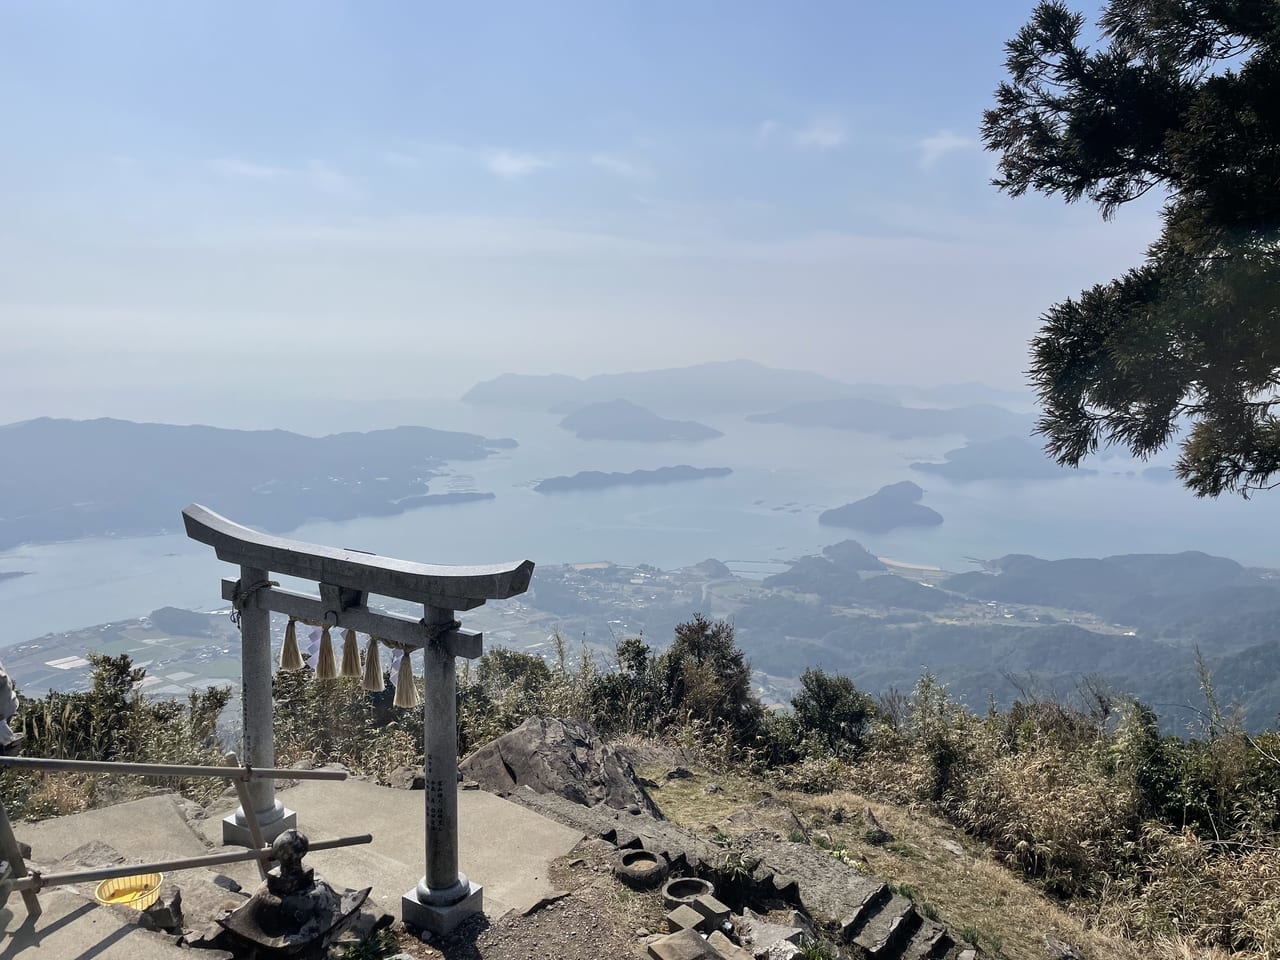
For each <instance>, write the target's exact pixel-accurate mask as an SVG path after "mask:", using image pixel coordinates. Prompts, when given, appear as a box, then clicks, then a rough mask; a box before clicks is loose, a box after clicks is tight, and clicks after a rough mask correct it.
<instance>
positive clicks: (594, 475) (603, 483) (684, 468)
mask: <svg viewBox="0 0 1280 960" xmlns="http://www.w3.org/2000/svg"><path fill="white" fill-rule="evenodd" d="M731 473H733V471H732V470H731V469H729V468H728V467H690V466H688V465H686V464H680V465H678V466H674V467H659V468H658V469H656V470H632V471H631V472H630V473H602V472H601V471H599V470H583V471H581V472H580V473H575V474H574V475H573V476H571V477H548V478H547V479H545V480H541V481H539V482H538V484H537V485H536V486H535V487H534V488H533V489H534V490H536V491H538V493H569V492H572V491H575V490H603V489H605V488H606V487H637V486H652V485H657V484H666V483H683V482H685V481H688V480H702V479H705V478H707V477H727V476H728V475H729V474H731Z"/></svg>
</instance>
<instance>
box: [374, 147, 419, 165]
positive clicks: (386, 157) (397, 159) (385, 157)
mask: <svg viewBox="0 0 1280 960" xmlns="http://www.w3.org/2000/svg"><path fill="white" fill-rule="evenodd" d="M382 162H383V163H385V164H386V165H387V166H389V167H420V166H422V158H421V157H418V156H416V155H414V154H412V153H405V152H404V151H403V150H384V151H383V153H382Z"/></svg>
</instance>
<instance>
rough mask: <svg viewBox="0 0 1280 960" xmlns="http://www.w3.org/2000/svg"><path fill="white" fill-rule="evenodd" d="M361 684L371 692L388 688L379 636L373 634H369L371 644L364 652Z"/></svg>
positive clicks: (379, 691) (378, 691)
mask: <svg viewBox="0 0 1280 960" xmlns="http://www.w3.org/2000/svg"><path fill="white" fill-rule="evenodd" d="M343 659H344V660H345V659H346V657H345V656H344V657H343ZM360 686H361V687H362V688H364V689H365V690H368V691H369V692H370V693H381V692H382V691H383V690H384V689H386V684H385V683H383V681H382V661H381V660H380V659H379V658H378V638H377V637H375V636H373V635H372V634H370V635H369V646H368V648H366V650H365V652H364V682H363V683H361V684H360Z"/></svg>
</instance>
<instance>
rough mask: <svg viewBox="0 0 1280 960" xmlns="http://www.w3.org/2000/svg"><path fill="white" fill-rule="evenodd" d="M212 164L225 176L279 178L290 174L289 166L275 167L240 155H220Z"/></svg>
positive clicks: (251, 178) (249, 178)
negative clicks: (241, 157)
mask: <svg viewBox="0 0 1280 960" xmlns="http://www.w3.org/2000/svg"><path fill="white" fill-rule="evenodd" d="M210 166H212V167H213V169H214V170H216V171H217V172H218V173H220V174H222V175H223V176H227V177H237V178H239V179H241V180H279V179H281V178H283V177H286V176H288V175H289V169H288V168H287V167H273V166H269V165H268V164H265V163H254V162H253V161H250V160H241V159H240V158H239V157H220V158H219V159H217V160H214V161H213V163H211V164H210Z"/></svg>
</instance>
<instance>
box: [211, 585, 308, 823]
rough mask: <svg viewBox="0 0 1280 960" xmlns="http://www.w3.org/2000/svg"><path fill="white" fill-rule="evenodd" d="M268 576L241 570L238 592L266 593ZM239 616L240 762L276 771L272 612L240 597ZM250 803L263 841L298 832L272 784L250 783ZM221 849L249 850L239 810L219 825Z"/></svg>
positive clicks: (295, 820)
mask: <svg viewBox="0 0 1280 960" xmlns="http://www.w3.org/2000/svg"><path fill="white" fill-rule="evenodd" d="M269 576H270V574H269V573H268V572H267V571H266V570H262V569H259V568H258V567H247V566H241V567H240V583H241V584H242V587H241V589H242V590H244V591H251V590H253V588H254V587H255V586H258V585H261V586H259V589H266V587H267V584H268V579H267V578H268V577H269ZM239 614H240V716H241V723H242V726H241V730H242V731H243V734H242V736H243V745H242V747H241V762H242V763H246V764H248V765H249V766H251V767H260V768H263V769H267V768H270V767H274V766H275V765H276V741H275V731H274V730H273V729H272V726H273V722H274V720H273V718H274V711H273V710H272V708H271V703H272V701H271V667H272V656H271V611H270V610H269V609H268V608H267V607H265V606H259V605H258V604H256V603H254V602H253V597H252V596H246V597H243V598H242V599H241V601H240V606H239ZM247 786H248V793H249V802H250V803H251V804H252V805H253V810H254V813H255V814H256V815H257V818H258V827H259V828H260V829H261V830H262V839H263V840H264V841H266V842H267V843H270V842H271V841H272V840H274V839H275V838H276V837H278V836H280V834H282V833H284V832H285V831H286V830H294V829H297V826H298V815H297V814H296V813H294V812H293V811H292V810H289V809H287V808H286V807H285V806H284V804H282V803H281V802H280V801H279V800H277V799H276V784H275V781H274V780H265V779H262V778H254V779H253V780H250V781H249V783H248V784H247ZM222 843H223V845H224V846H228V845H234V846H238V847H252V846H253V845H254V843H253V838H252V836H251V835H250V830H249V820H248V818H247V817H246V816H245V809H244V807H237V808H236V811H235V813H232V814H228V815H227V816H226V817H224V818H223V820H222Z"/></svg>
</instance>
